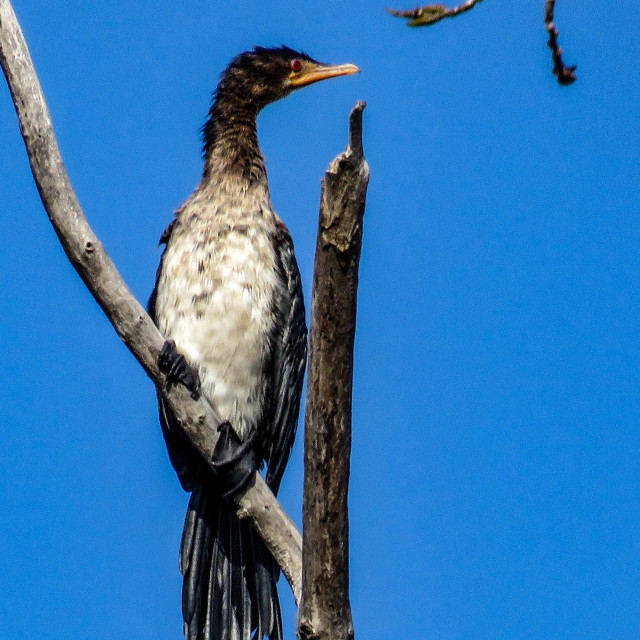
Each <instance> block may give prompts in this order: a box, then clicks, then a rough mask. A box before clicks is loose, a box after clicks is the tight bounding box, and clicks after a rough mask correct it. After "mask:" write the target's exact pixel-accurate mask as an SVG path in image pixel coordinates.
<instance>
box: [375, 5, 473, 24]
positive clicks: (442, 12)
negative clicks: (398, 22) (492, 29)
mask: <svg viewBox="0 0 640 640" xmlns="http://www.w3.org/2000/svg"><path fill="white" fill-rule="evenodd" d="M479 2H482V0H467V1H466V2H463V3H462V4H460V5H458V6H457V7H453V8H451V9H450V8H449V7H446V6H445V5H443V4H429V5H427V6H424V7H416V8H415V9H407V10H405V11H402V10H400V11H398V10H396V9H387V11H388V12H389V13H390V14H391V15H392V16H397V17H398V18H408V19H409V22H407V26H408V27H426V26H428V25H430V24H435V23H436V22H440V20H444V19H445V18H455V16H457V15H460V14H461V13H465V12H466V11H471V9H473V7H475V6H476V5H477V4H478V3H479Z"/></svg>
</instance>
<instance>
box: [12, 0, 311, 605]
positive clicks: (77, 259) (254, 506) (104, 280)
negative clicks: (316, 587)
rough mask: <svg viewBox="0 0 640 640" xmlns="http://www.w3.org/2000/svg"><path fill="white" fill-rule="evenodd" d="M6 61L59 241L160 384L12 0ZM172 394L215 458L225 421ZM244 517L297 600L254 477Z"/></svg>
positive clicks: (190, 430) (287, 554) (297, 557)
mask: <svg viewBox="0 0 640 640" xmlns="http://www.w3.org/2000/svg"><path fill="white" fill-rule="evenodd" d="M0 64H1V65H2V69H3V71H4V74H5V77H6V79H7V83H8V85H9V90H10V91H11V96H12V98H13V102H14V105H15V108H16V113H17V115H18V121H19V124H20V130H21V132H22V137H23V138H24V143H25V146H26V149H27V155H28V156H29V162H30V164H31V171H32V173H33V177H34V180H35V182H36V185H37V187H38V191H39V193H40V198H41V199H42V203H43V205H44V207H45V209H46V211H47V214H48V215H49V219H50V220H51V224H52V225H53V227H54V229H55V231H56V233H57V235H58V238H59V239H60V242H61V244H62V246H63V248H64V250H65V253H66V254H67V257H68V258H69V260H70V261H71V263H72V265H73V266H74V268H75V269H76V271H77V272H78V273H79V274H80V277H81V278H82V280H83V281H84V283H85V284H86V285H87V287H88V289H89V291H91V293H92V295H93V296H94V298H95V299H96V301H97V302H98V304H99V305H100V307H102V310H103V311H104V312H105V313H106V314H107V317H108V318H109V320H110V321H111V323H112V324H113V326H114V328H115V330H116V332H117V333H118V335H119V336H120V338H121V339H122V340H123V341H124V342H125V344H126V345H127V347H128V348H129V349H130V350H131V352H132V353H133V355H134V356H135V357H136V358H137V360H138V362H140V364H141V365H142V367H143V368H144V370H145V371H146V372H147V374H148V375H149V377H150V378H151V379H152V380H153V381H154V382H156V383H157V384H160V385H162V384H163V383H164V382H165V380H164V375H163V374H162V373H161V372H160V370H159V369H158V355H159V353H160V349H161V348H162V345H163V343H164V339H163V337H162V336H161V335H160V333H159V332H158V330H157V329H156V327H155V325H154V324H153V322H152V321H151V318H149V316H148V315H147V313H146V311H145V310H144V309H143V307H142V306H141V305H140V304H139V303H138V301H137V300H136V299H135V298H134V297H133V295H132V294H131V292H130V291H129V289H128V288H127V286H126V284H125V283H124V281H123V280H122V278H121V277H120V274H119V273H118V272H117V270H116V268H115V266H114V264H113V262H112V261H111V259H110V258H109V256H108V255H107V252H106V251H105V250H104V247H103V246H102V244H101V243H100V241H99V240H98V238H97V237H96V236H95V234H94V233H93V231H92V230H91V228H90V226H89V224H88V222H87V220H86V218H85V216H84V214H83V212H82V209H81V208H80V204H79V203H78V199H77V197H76V195H75V193H74V191H73V188H72V186H71V183H70V180H69V176H68V174H67V171H66V169H65V166H64V164H63V162H62V157H61V155H60V151H59V149H58V143H57V141H56V138H55V134H54V132H53V126H52V124H51V117H50V115H49V110H48V108H47V105H46V103H45V99H44V95H43V93H42V89H41V87H40V83H39V81H38V77H37V75H36V72H35V69H34V68H33V63H32V61H31V56H30V54H29V50H28V48H27V45H26V42H25V40H24V36H23V34H22V30H21V29H20V25H19V24H18V21H17V19H16V16H15V13H14V11H13V8H12V6H11V3H10V2H9V0H0ZM166 397H167V399H168V401H169V403H170V405H171V408H172V410H173V412H174V414H175V416H176V418H177V419H178V420H179V421H180V424H181V425H182V427H183V428H184V430H185V432H186V433H187V435H188V436H189V438H190V439H191V440H192V442H193V444H194V445H195V446H196V448H197V449H198V451H199V452H200V453H201V454H202V456H203V458H204V459H205V460H209V461H210V460H211V458H212V453H213V450H214V448H215V444H216V441H217V439H218V432H217V429H216V427H217V425H218V424H219V423H220V420H219V418H218V417H217V416H216V414H215V411H214V410H213V408H212V407H211V406H210V405H209V404H208V403H207V402H206V400H204V399H203V398H201V399H200V400H198V401H194V400H192V399H191V397H190V395H189V392H188V391H187V390H186V389H185V388H184V387H182V386H181V385H175V386H172V387H171V388H170V389H167V390H166ZM238 515H239V516H240V517H249V518H251V520H252V521H253V524H254V526H255V527H256V529H257V531H258V532H259V533H260V535H261V536H262V537H263V538H264V540H265V542H266V543H267V546H268V547H269V549H270V550H271V552H272V553H273V556H274V557H275V559H276V561H277V562H278V564H279V565H280V567H281V568H282V570H283V573H284V574H285V576H286V577H287V579H288V581H289V583H290V585H291V588H292V590H293V593H294V597H295V598H296V601H298V599H299V596H300V591H301V576H302V539H301V536H300V533H299V532H298V530H297V529H296V527H295V525H294V524H293V522H292V521H291V519H290V518H289V517H288V516H287V514H286V513H284V511H283V510H282V507H280V504H279V503H278V501H277V500H276V498H275V497H274V495H273V494H272V493H271V491H270V490H269V488H268V487H267V485H266V484H265V482H264V480H263V479H262V477H261V476H260V475H258V474H256V478H255V482H254V484H253V486H251V487H249V488H248V489H247V490H246V491H245V492H244V494H243V495H241V496H240V497H239V498H238Z"/></svg>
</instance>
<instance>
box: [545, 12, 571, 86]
mask: <svg viewBox="0 0 640 640" xmlns="http://www.w3.org/2000/svg"><path fill="white" fill-rule="evenodd" d="M555 8H556V0H547V2H546V5H545V8H544V24H545V26H546V28H547V32H548V33H549V42H547V46H548V47H549V49H551V58H552V60H553V71H552V73H553V75H555V76H556V77H557V78H558V84H561V85H563V86H568V85H570V84H572V83H574V82H575V81H576V80H577V79H578V76H577V75H576V74H575V70H576V69H577V67H576V66H575V65H574V66H572V67H568V66H567V65H565V63H564V61H563V60H562V49H561V48H560V45H559V44H558V35H559V33H558V30H557V29H556V25H555V24H554V23H553V13H554V11H555Z"/></svg>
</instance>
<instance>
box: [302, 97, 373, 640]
mask: <svg viewBox="0 0 640 640" xmlns="http://www.w3.org/2000/svg"><path fill="white" fill-rule="evenodd" d="M364 107H365V103H364V102H359V103H358V104H357V105H356V107H355V108H354V109H353V111H352V112H351V118H350V136H349V137H350V140H349V146H348V148H347V150H346V152H345V153H343V154H341V155H340V156H338V157H337V158H336V159H335V160H334V161H333V162H332V163H331V165H330V166H329V169H328V171H327V173H326V174H325V179H324V181H323V184H322V197H321V204H320V226H319V229H318V240H317V244H316V257H315V265H314V276H313V296H312V303H311V332H310V341H309V344H310V356H309V376H308V383H307V388H308V392H307V410H306V416H305V456H304V468H305V476H304V507H303V574H302V602H301V604H300V613H299V616H298V637H299V638H300V640H349V639H351V638H353V622H352V619H351V606H350V604H349V522H348V510H347V492H348V488H349V458H350V453H351V391H352V382H353V344H354V336H355V326H356V298H357V290H358V265H359V261H360V249H361V246H362V222H363V216H364V208H365V200H366V192H367V184H368V182H369V167H368V165H367V162H366V160H365V159H364V154H363V150H362V111H363V109H364Z"/></svg>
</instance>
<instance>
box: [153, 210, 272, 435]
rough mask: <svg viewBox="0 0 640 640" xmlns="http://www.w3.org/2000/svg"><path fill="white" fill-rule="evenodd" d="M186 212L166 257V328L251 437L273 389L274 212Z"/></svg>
mask: <svg viewBox="0 0 640 640" xmlns="http://www.w3.org/2000/svg"><path fill="white" fill-rule="evenodd" d="M259 210H260V209H258V211H259ZM231 212H232V213H233V210H231ZM186 213H187V211H183V212H182V213H181V215H180V217H179V220H180V221H181V224H179V225H177V227H176V228H175V229H174V231H173V233H172V236H171V239H170V242H169V245H168V246H167V249H166V253H165V255H164V259H163V264H162V274H161V277H160V279H159V282H158V295H157V302H156V320H157V323H158V328H159V329H160V331H161V332H162V333H163V335H164V336H165V337H166V338H167V339H172V340H174V341H175V343H176V346H177V349H178V351H179V352H180V353H182V354H183V355H184V356H185V357H186V358H187V360H188V361H189V362H190V363H191V364H192V365H194V366H196V367H197V368H198V372H199V374H200V379H201V382H202V390H203V393H204V395H205V396H206V397H207V398H208V399H209V401H210V402H211V403H212V404H213V406H214V408H215V409H216V411H217V412H218V413H219V415H220V416H221V417H222V418H223V419H226V420H229V421H230V422H231V424H233V426H234V428H236V429H237V431H238V432H239V434H240V435H242V436H243V437H244V436H246V434H247V433H248V431H249V430H250V429H252V428H254V427H255V426H256V422H257V420H258V419H259V417H260V413H261V410H262V408H263V407H264V406H265V394H266V392H267V389H266V382H267V381H266V376H265V367H266V364H267V362H268V358H269V352H270V350H271V345H270V340H269V336H270V335H271V334H272V330H273V323H274V314H273V301H274V296H275V294H276V291H277V287H278V279H277V272H276V263H275V259H276V258H275V252H274V248H273V245H272V242H271V240H270V237H269V231H270V229H271V228H272V226H273V224H274V218H273V215H270V216H263V215H256V216H247V214H246V212H240V211H238V212H237V213H238V216H234V215H228V213H229V209H227V211H225V215H222V216H215V215H214V216H211V217H209V216H207V219H203V218H202V216H200V217H199V218H195V217H191V219H189V218H188V217H187V216H186V215H185V214H186ZM234 218H235V219H234ZM183 221H184V222H183Z"/></svg>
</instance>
